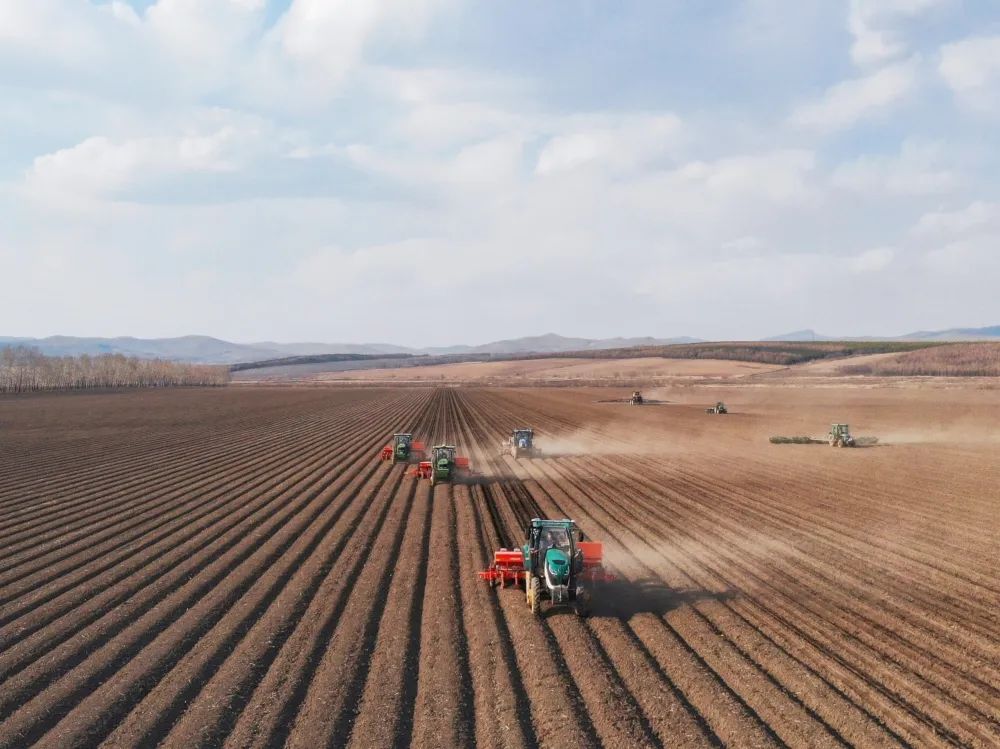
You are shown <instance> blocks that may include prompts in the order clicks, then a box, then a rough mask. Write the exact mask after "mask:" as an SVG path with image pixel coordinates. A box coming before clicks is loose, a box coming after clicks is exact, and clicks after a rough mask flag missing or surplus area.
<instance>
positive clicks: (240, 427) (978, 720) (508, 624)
mask: <svg viewBox="0 0 1000 749" xmlns="http://www.w3.org/2000/svg"><path fill="white" fill-rule="evenodd" d="M659 395H660V397H662V398H663V400H665V401H670V400H671V397H670V396H671V393H662V394H659ZM724 395H725V396H726V397H727V402H728V403H729V404H730V407H731V408H732V410H733V413H731V414H730V415H729V416H725V417H718V416H708V415H706V414H705V413H704V408H703V407H704V406H705V405H708V404H709V403H711V402H714V400H715V399H716V398H715V394H714V393H713V394H711V395H710V396H706V397H705V398H701V396H699V397H698V398H699V400H705V401H706V402H705V403H701V402H699V403H697V404H695V403H693V402H690V403H685V402H681V401H684V400H685V399H687V400H690V397H689V394H688V395H684V394H680V395H678V396H677V398H676V399H674V401H673V402H667V403H666V404H665V405H658V406H646V407H642V408H634V407H627V406H619V405H615V404H601V403H597V402H596V400H598V395H595V393H594V392H588V391H576V390H572V391H571V390H526V389H524V390H514V389H511V390H505V389H500V388H497V389H476V388H439V389H431V388H414V389H398V388H397V389H391V388H370V389H369V388H364V389H356V390H355V389H347V388H344V389H341V388H314V389H296V388H287V389H284V388H275V389H249V388H248V389H238V388H234V389H228V390H222V391H202V390H175V391H147V392H132V393H109V394H95V395H78V394H73V395H45V396H31V397H26V398H17V399H8V400H0V468H2V471H0V748H4V749H6V748H10V749H13V748H15V747H26V746H31V745H35V744H37V745H40V746H53V747H84V746H87V747H89V746H108V747H152V746H157V745H163V746H170V747H198V746H225V747H250V746H260V747H270V746H290V747H324V746H337V747H340V746H351V747H369V746H411V745H412V746H419V747H454V746H473V745H477V746H484V747H532V746H551V747H574V749H576V748H578V747H579V748H583V747H593V746H612V747H637V746H664V747H667V746H669V747H673V746H722V745H726V746H736V747H752V746H803V747H825V746H843V745H857V746H981V747H987V746H996V745H998V744H1000V579H998V568H1000V488H998V487H1000V461H998V460H997V457H998V443H997V441H996V436H995V434H996V433H995V428H996V425H997V423H998V417H1000V403H998V399H997V396H996V394H995V393H983V394H976V393H972V394H970V393H962V392H957V393H952V392H949V391H936V392H929V393H918V394H916V395H915V394H913V393H910V392H902V391H901V392H892V391H889V390H885V391H879V392H868V391H863V392H862V391H859V392H857V393H853V394H852V393H849V392H847V391H846V390H845V391H832V390H831V391H824V392H823V393H822V394H821V396H816V395H815V394H810V393H806V392H798V391H796V392H791V391H789V392H780V393H777V392H775V391H767V390H760V391H754V390H751V389H747V390H746V391H744V392H743V393H742V394H739V393H735V394H734V393H729V392H726V393H724ZM604 397H607V396H604ZM741 397H742V399H743V400H742V402H740V400H739V399H740V398H741ZM984 402H985V405H983V403H984ZM977 404H979V405H977ZM846 418H850V419H851V421H852V424H857V425H858V426H860V427H863V428H861V429H858V428H856V432H859V433H861V434H866V433H871V434H882V435H888V436H890V437H891V436H892V435H896V437H897V438H896V440H895V441H893V440H892V439H887V440H886V439H884V440H883V441H882V442H880V444H879V445H878V446H877V447H874V448H865V449H856V450H833V449H830V448H828V447H826V446H825V445H824V446H809V445H788V446H776V445H770V444H769V443H768V442H767V437H768V436H769V435H770V434H777V433H782V427H785V428H784V430H783V431H784V433H789V434H801V433H805V432H803V431H802V429H804V428H806V425H808V424H814V425H815V428H814V429H813V432H818V433H820V434H822V432H823V430H824V429H825V427H826V425H827V424H828V423H829V422H830V421H833V420H844V419H846ZM928 422H931V423H934V424H941V425H943V427H942V429H944V431H940V432H934V431H933V430H931V431H929V432H928V431H926V430H923V431H922V430H921V426H922V425H924V426H925V425H926V424H927V423H928ZM514 426H532V427H534V428H535V429H536V432H537V433H538V435H539V436H538V442H539V446H540V447H541V448H542V450H543V451H545V455H544V457H543V458H541V459H537V460H520V461H516V462H515V461H514V460H512V459H511V458H509V457H504V458H500V457H498V455H497V444H498V443H499V441H500V439H501V438H502V437H503V436H504V432H505V431H506V430H509V429H510V428H511V427H514ZM393 431H413V432H415V433H416V434H417V435H418V436H419V437H422V438H424V439H426V440H427V441H428V442H439V441H449V442H453V443H455V444H457V445H458V446H459V448H460V452H465V453H467V454H469V455H470V456H471V458H472V462H473V466H474V468H475V469H476V471H477V475H476V476H475V477H474V478H473V479H472V480H470V481H468V482H465V483H460V484H454V485H451V484H444V485H438V486H436V487H434V488H433V489H432V488H431V487H430V486H429V485H428V482H426V481H421V482H418V481H417V480H416V479H414V478H411V477H408V476H406V475H405V473H406V467H405V466H402V465H396V466H390V465H388V464H385V463H381V462H379V461H378V460H377V453H378V450H379V448H381V446H382V445H384V444H385V443H386V441H387V438H388V436H389V435H390V434H391V433H392V432H393ZM936 434H937V435H940V434H950V435H951V436H952V438H954V437H955V436H956V435H965V436H966V439H964V440H963V439H950V440H945V439H938V438H937V437H935V435H936ZM535 516H548V517H571V518H574V519H576V520H577V521H578V523H579V524H580V525H581V526H582V528H583V529H584V531H585V532H586V533H587V535H588V536H590V537H592V538H594V539H598V540H603V541H604V543H605V548H606V554H607V557H608V560H609V564H610V566H611V567H612V568H613V571H614V572H615V573H616V575H617V576H618V579H617V581H616V582H614V583H611V584H609V585H608V586H607V587H606V589H605V590H603V591H602V597H601V599H600V600H599V601H598V602H597V604H596V608H595V612H594V615H593V616H592V617H590V618H587V619H579V618H577V617H576V616H575V615H574V614H572V613H570V612H569V611H551V612H546V613H544V614H543V616H542V617H541V618H535V617H533V616H532V615H531V613H530V611H529V610H528V608H527V606H526V605H525V602H524V596H523V594H522V593H520V592H519V591H517V590H514V589H507V590H502V591H494V590H492V589H491V588H489V587H488V586H487V585H486V584H485V583H483V582H482V581H480V580H479V579H478V578H477V575H476V572H477V570H479V569H482V568H483V567H485V566H486V564H487V563H488V561H489V559H490V557H491V555H492V550H493V549H494V548H496V547H498V546H501V545H507V546H510V545H513V544H515V543H518V542H519V541H520V539H521V537H522V535H523V528H524V525H525V523H526V521H527V520H529V519H530V518H531V517H535Z"/></svg>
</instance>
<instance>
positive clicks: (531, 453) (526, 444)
mask: <svg viewBox="0 0 1000 749" xmlns="http://www.w3.org/2000/svg"><path fill="white" fill-rule="evenodd" d="M540 452H541V451H540V450H539V449H538V448H537V447H535V432H534V430H532V429H514V430H512V431H511V433H510V437H508V438H507V439H506V441H504V442H502V443H500V454H501V455H510V456H512V457H513V458H514V459H515V460H516V459H517V458H535V457H538V455H539V454H540Z"/></svg>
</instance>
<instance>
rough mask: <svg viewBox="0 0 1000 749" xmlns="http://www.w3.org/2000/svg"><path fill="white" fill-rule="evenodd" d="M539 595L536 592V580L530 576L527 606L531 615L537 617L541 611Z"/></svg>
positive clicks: (538, 592) (537, 591)
mask: <svg viewBox="0 0 1000 749" xmlns="http://www.w3.org/2000/svg"><path fill="white" fill-rule="evenodd" d="M540 599H541V593H540V591H539V590H538V578H537V577H535V576H534V575H532V576H531V577H530V578H529V579H528V606H529V607H530V608H531V613H532V614H534V615H535V616H537V615H538V614H539V612H540V611H541V600H540Z"/></svg>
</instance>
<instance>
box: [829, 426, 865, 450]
mask: <svg viewBox="0 0 1000 749" xmlns="http://www.w3.org/2000/svg"><path fill="white" fill-rule="evenodd" d="M826 438H827V441H828V442H829V443H830V447H854V446H855V445H856V444H857V443H856V442H855V440H854V437H853V436H852V435H851V428H850V427H849V426H848V425H847V424H831V425H830V433H829V434H828V435H827V436H826Z"/></svg>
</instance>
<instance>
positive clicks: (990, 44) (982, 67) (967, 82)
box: [938, 36, 1000, 113]
mask: <svg viewBox="0 0 1000 749" xmlns="http://www.w3.org/2000/svg"><path fill="white" fill-rule="evenodd" d="M938 72H940V74H941V77H942V78H944V80H945V82H946V83H947V84H948V86H950V87H951V89H952V91H954V92H955V94H956V95H957V96H958V97H959V99H960V100H961V101H962V102H963V103H964V104H965V105H967V106H968V107H969V108H971V109H978V110H982V111H987V112H993V113H1000V36H984V37H973V38H969V39H963V40H962V41H959V42H953V43H951V44H946V45H944V46H943V47H942V48H941V62H940V64H939V66H938Z"/></svg>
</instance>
